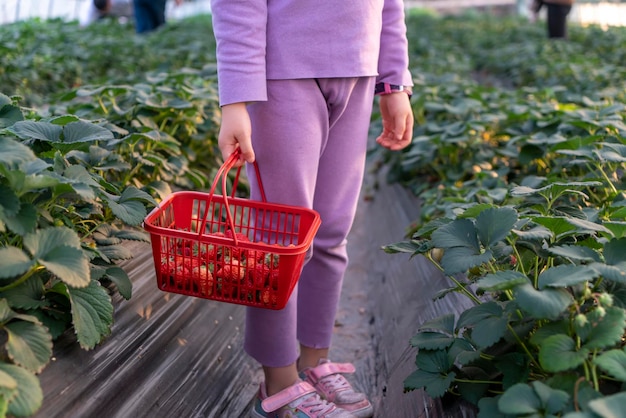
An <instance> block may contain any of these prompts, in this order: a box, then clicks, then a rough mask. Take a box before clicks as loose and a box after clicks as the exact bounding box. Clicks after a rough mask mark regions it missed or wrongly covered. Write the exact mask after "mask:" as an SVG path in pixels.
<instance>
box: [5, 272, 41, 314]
mask: <svg viewBox="0 0 626 418" xmlns="http://www.w3.org/2000/svg"><path fill="white" fill-rule="evenodd" d="M0 297H3V298H6V300H7V301H8V302H9V304H10V305H11V308H16V309H25V310H31V309H41V308H43V307H46V306H47V303H46V301H45V300H44V288H43V284H42V283H41V279H40V278H39V277H37V276H31V277H30V278H28V280H26V281H25V282H24V283H22V284H20V285H19V286H16V287H14V288H11V289H7V290H5V291H3V292H2V293H0Z"/></svg>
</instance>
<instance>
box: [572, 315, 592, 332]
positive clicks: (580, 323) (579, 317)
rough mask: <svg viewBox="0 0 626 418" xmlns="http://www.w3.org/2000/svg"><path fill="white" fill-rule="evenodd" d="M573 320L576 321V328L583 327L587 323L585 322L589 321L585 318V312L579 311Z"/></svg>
mask: <svg viewBox="0 0 626 418" xmlns="http://www.w3.org/2000/svg"><path fill="white" fill-rule="evenodd" d="M574 321H575V322H576V326H577V327H578V328H583V327H584V326H585V325H587V322H589V321H588V320H587V316H586V315H585V314H582V313H579V314H578V315H576V316H575V317H574Z"/></svg>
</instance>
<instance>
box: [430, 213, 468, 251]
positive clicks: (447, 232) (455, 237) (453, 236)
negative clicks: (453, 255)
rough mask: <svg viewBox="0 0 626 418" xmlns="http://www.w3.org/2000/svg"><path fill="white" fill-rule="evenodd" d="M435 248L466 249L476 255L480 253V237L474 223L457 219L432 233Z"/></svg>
mask: <svg viewBox="0 0 626 418" xmlns="http://www.w3.org/2000/svg"><path fill="white" fill-rule="evenodd" d="M432 240H433V243H434V245H435V247H438V248H445V249H448V248H454V247H465V248H469V249H472V250H473V252H474V253H476V254H478V253H480V245H479V243H478V235H477V234H476V228H475V227H474V223H473V222H472V221H471V220H469V219H455V220H454V221H452V222H450V223H449V224H446V225H444V226H442V227H440V228H439V229H437V230H436V231H434V232H433V233H432Z"/></svg>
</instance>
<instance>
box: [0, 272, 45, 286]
mask: <svg viewBox="0 0 626 418" xmlns="http://www.w3.org/2000/svg"><path fill="white" fill-rule="evenodd" d="M44 269H45V267H44V266H37V267H35V268H31V269H30V270H28V271H27V272H26V273H24V275H22V277H20V278H19V279H17V280H16V281H14V282H12V283H9V284H8V285H6V286H2V287H0V292H6V291H7V290H9V289H13V288H16V287H18V286H19V285H21V284H22V283H24V282H25V281H26V280H28V279H29V278H31V277H32V275H33V274H35V273H37V272H38V271H41V270H44Z"/></svg>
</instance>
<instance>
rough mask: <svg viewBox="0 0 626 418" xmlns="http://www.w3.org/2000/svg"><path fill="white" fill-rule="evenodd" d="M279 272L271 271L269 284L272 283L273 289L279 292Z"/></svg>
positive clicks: (276, 270)
mask: <svg viewBox="0 0 626 418" xmlns="http://www.w3.org/2000/svg"><path fill="white" fill-rule="evenodd" d="M278 272H279V270H278V269H275V270H271V271H270V272H269V282H270V286H271V287H272V289H274V290H278V276H279V274H278Z"/></svg>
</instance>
